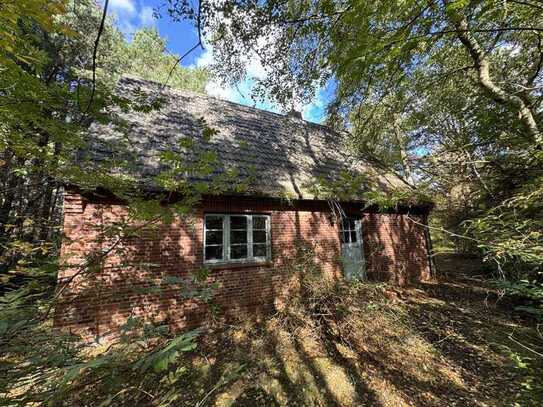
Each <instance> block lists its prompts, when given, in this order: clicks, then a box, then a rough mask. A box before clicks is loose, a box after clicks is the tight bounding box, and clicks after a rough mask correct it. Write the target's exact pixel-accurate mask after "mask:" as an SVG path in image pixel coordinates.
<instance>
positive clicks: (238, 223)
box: [230, 216, 247, 229]
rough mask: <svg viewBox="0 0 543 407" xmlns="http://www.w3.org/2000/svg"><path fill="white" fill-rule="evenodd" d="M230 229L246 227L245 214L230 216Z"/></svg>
mask: <svg viewBox="0 0 543 407" xmlns="http://www.w3.org/2000/svg"><path fill="white" fill-rule="evenodd" d="M230 229H247V218H246V217H245V216H230Z"/></svg>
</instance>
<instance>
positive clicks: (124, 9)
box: [110, 0, 136, 15]
mask: <svg viewBox="0 0 543 407" xmlns="http://www.w3.org/2000/svg"><path fill="white" fill-rule="evenodd" d="M110 6H111V9H112V10H114V11H116V12H117V13H119V14H129V15H133V14H134V13H135V12H136V6H135V4H134V2H133V0H111V2H110Z"/></svg>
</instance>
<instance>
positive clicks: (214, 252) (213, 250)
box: [206, 246, 222, 260]
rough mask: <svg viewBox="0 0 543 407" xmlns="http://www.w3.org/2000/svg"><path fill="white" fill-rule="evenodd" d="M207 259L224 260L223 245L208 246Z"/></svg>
mask: <svg viewBox="0 0 543 407" xmlns="http://www.w3.org/2000/svg"><path fill="white" fill-rule="evenodd" d="M206 260H222V246H206Z"/></svg>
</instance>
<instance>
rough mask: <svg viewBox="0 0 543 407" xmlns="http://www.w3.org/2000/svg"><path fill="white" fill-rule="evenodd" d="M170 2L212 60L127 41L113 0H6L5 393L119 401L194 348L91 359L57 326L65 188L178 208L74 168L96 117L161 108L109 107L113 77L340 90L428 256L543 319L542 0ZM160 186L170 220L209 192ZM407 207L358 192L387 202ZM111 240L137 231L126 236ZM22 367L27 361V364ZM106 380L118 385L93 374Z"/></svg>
mask: <svg viewBox="0 0 543 407" xmlns="http://www.w3.org/2000/svg"><path fill="white" fill-rule="evenodd" d="M163 3H164V5H165V6H166V8H165V10H166V12H165V15H164V16H162V18H172V20H173V21H175V20H176V19H177V20H181V19H184V20H189V21H190V22H192V23H193V24H194V26H195V29H196V30H197V31H198V33H199V34H201V35H208V41H209V43H210V44H212V45H213V50H214V53H215V60H216V61H219V62H218V63H217V66H212V67H210V70H209V71H207V70H202V69H188V68H184V67H182V66H181V64H180V61H179V59H180V58H179V56H178V55H171V54H169V53H168V52H167V50H166V42H165V40H164V39H163V38H161V37H160V35H159V34H158V33H157V31H156V30H155V29H152V28H147V29H142V30H139V31H137V32H136V33H135V34H134V37H133V39H132V40H131V41H127V40H126V39H125V38H123V36H122V34H121V33H120V32H119V31H118V30H117V29H116V28H115V25H114V22H113V21H112V20H111V19H110V18H109V17H108V13H107V7H105V6H106V5H107V1H106V2H103V4H101V5H99V4H97V3H96V2H94V1H93V0H70V1H60V0H59V1H48V2H45V1H40V0H23V1H15V0H13V1H7V2H4V3H3V4H2V5H1V6H0V34H1V37H0V64H1V67H0V94H1V96H2V97H1V101H0V185H1V187H0V188H1V191H0V281H1V282H2V292H1V293H0V294H1V295H2V297H1V299H0V306H1V307H2V309H1V311H2V315H1V316H0V335H1V338H2V341H1V344H0V351H1V353H2V354H5V355H7V354H9V355H12V357H11V359H10V360H8V361H5V360H4V361H2V364H1V365H0V372H4V373H6V374H5V375H1V376H2V377H1V378H0V393H4V394H7V393H5V392H3V389H10V388H11V386H13V383H17V382H18V381H22V382H24V383H25V384H24V385H22V386H23V387H24V386H31V385H30V384H29V383H31V382H32V380H30V379H29V377H30V376H32V377H35V376H34V375H37V376H39V380H42V381H41V382H40V381H39V380H38V382H37V383H36V382H35V383H34V384H33V386H35V389H36V391H35V392H28V394H27V395H25V396H24V397H23V396H20V397H21V400H22V401H21V403H22V404H23V403H24V402H28V401H43V400H49V401H50V400H55V399H62V397H65V396H66V394H67V393H69V392H71V391H79V390H77V389H76V390H74V389H73V388H74V387H77V386H82V387H85V383H86V382H85V381H86V380H87V381H88V382H89V383H91V382H93V381H100V380H102V381H100V383H103V384H104V386H105V387H104V388H102V390H101V391H102V392H103V393H104V394H109V395H114V394H116V393H117V392H118V391H119V389H120V388H122V385H123V384H122V383H124V382H123V380H128V381H130V380H136V377H137V374H136V373H134V372H137V371H138V370H137V369H143V370H145V369H155V370H156V371H157V372H163V371H165V370H167V369H166V368H167V367H168V364H169V362H170V361H173V360H175V358H176V357H177V355H178V354H179V353H182V352H183V351H188V350H190V349H193V346H194V339H195V338H196V336H197V335H198V333H194V332H193V333H188V334H186V335H181V336H177V337H174V338H172V337H168V336H163V332H161V331H160V330H158V331H152V332H150V333H149V337H150V338H156V337H157V336H159V337H161V338H162V339H161V341H159V342H158V343H159V345H158V347H157V346H150V345H149V347H148V348H145V352H144V356H142V353H141V349H136V347H135V345H134V342H133V341H132V339H133V337H132V339H130V338H131V337H130V335H127V337H126V342H125V343H124V344H123V346H124V348H122V349H119V350H116V351H115V353H113V354H109V355H106V356H105V357H100V358H90V359H89V358H88V356H81V353H80V352H81V349H80V348H79V345H78V344H77V343H76V342H73V341H71V340H70V339H69V338H64V337H57V336H56V335H53V334H52V333H51V330H50V327H49V325H48V324H50V323H51V309H52V308H54V301H55V295H54V290H55V284H56V275H57V270H58V267H59V264H58V251H59V247H60V240H61V238H62V236H61V230H60V228H61V215H62V214H61V202H62V185H64V184H65V183H70V184H73V185H79V186H80V187H81V188H82V189H86V190H92V189H94V188H96V187H98V186H101V187H107V188H108V189H109V190H112V191H114V192H115V193H116V194H117V195H119V196H122V197H124V198H126V199H129V200H131V205H132V208H133V214H134V219H140V220H141V219H144V220H145V221H147V222H149V223H150V224H154V223H156V222H160V221H166V220H167V219H170V217H171V215H172V213H164V209H163V208H160V207H159V205H156V202H153V201H144V200H143V199H142V197H140V196H135V195H134V194H133V190H132V189H133V185H132V184H131V183H130V182H129V181H127V180H124V179H119V178H116V177H114V176H113V175H111V173H110V172H109V171H108V168H107V167H104V168H94V169H93V170H88V169H82V168H81V167H80V166H79V165H78V163H77V162H76V161H75V157H76V155H77V154H76V153H77V151H78V150H79V149H81V148H83V147H84V146H85V144H86V143H88V142H89V140H88V135H87V134H86V133H85V129H87V128H88V126H89V124H90V123H92V121H102V122H110V121H113V122H115V121H116V119H115V117H112V116H111V115H110V114H109V112H111V111H112V110H115V109H123V110H134V111H136V112H138V111H139V112H145V111H149V110H150V109H154V108H157V107H158V106H157V105H156V104H155V103H154V102H155V101H152V100H151V101H149V99H148V98H145V97H143V96H144V95H142V99H141V100H140V101H133V100H125V99H123V98H121V97H119V96H117V95H116V94H115V92H114V86H115V83H116V81H117V80H118V79H119V77H120V76H121V75H122V74H132V75H136V76H139V77H142V78H144V79H150V80H155V81H158V82H161V83H164V84H167V85H168V86H172V87H179V88H183V89H189V90H193V91H197V92H204V88H205V85H206V83H207V81H208V80H209V79H210V78H211V75H213V77H215V78H218V79H220V80H222V81H223V82H224V83H227V84H235V83H237V82H239V80H241V79H243V78H245V77H246V71H245V69H246V68H245V65H244V63H245V62H246V60H247V58H248V56H251V57H254V58H257V59H258V60H259V62H260V63H261V64H262V66H264V67H266V69H267V71H268V72H269V75H268V76H267V77H266V78H264V79H261V80H259V81H258V84H257V85H258V86H257V87H256V89H255V95H254V96H255V97H257V98H258V97H268V98H271V99H272V100H274V101H276V102H277V103H278V104H280V105H285V106H288V105H289V103H291V102H292V101H293V100H296V101H298V102H300V101H301V102H304V101H308V100H310V99H311V98H312V96H313V95H314V92H315V91H316V90H317V89H318V88H319V87H321V86H323V85H324V84H325V83H326V82H327V81H330V80H332V81H334V83H335V84H336V91H335V94H334V98H333V100H332V101H331V104H330V107H329V111H328V116H327V123H328V124H329V125H330V126H332V127H334V128H336V129H337V130H339V131H342V130H348V131H349V132H350V134H351V148H352V154H353V155H355V156H360V157H371V159H372V160H373V161H374V163H375V164H377V165H379V166H382V167H383V168H386V169H392V170H394V171H395V172H396V173H397V174H399V175H400V176H401V177H402V178H403V179H404V180H405V181H406V184H407V185H410V190H411V191H412V193H413V194H424V195H426V196H428V197H430V199H432V200H433V201H434V202H435V204H436V207H435V210H434V214H433V218H432V223H431V225H430V227H431V233H432V235H433V237H434V241H435V248H436V250H439V251H452V252H455V253H462V254H466V255H470V256H474V257H477V258H480V259H482V260H484V264H485V267H484V270H481V272H484V273H485V274H486V275H487V276H488V278H491V279H494V280H495V284H496V286H497V287H499V288H500V289H502V290H504V291H503V292H504V293H505V295H506V296H510V297H511V298H513V299H514V302H513V303H514V304H516V305H515V311H516V312H518V313H519V314H521V315H530V316H531V318H534V319H535V320H537V321H541V319H542V318H543V274H542V273H543V133H542V129H541V126H542V125H541V118H542V114H543V112H542V104H541V102H542V98H543V92H542V89H543V72H542V71H543V7H542V6H541V4H540V3H539V2H536V1H513V0H511V1H501V0H500V1H467V0H458V1H428V2H418V1H402V2H366V1H356V0H352V1H301V2H291V1H280V0H274V1H267V2H252V1H248V2H244V1H242V2H228V1H214V2H206V1H199V2H197V4H192V3H189V2H185V1H176V0H164V2H163ZM91 33H92V35H91ZM201 45H202V44H195V46H196V47H198V46H201ZM149 67H153V69H152V70H150V69H149ZM115 125H117V126H119V127H120V128H122V123H118V122H115ZM203 159H206V158H203ZM207 159H209V157H208V158H207ZM175 160H176V158H175V157H174V158H173V159H172V160H171V161H175ZM176 164H179V163H178V162H176ZM208 164H209V163H208ZM211 164H212V165H215V164H217V163H211ZM179 168H181V170H183V171H185V170H187V168H186V167H183V166H182V165H178V169H179ZM190 170H191V171H196V170H197V169H194V168H190ZM169 175H170V176H172V177H173V178H175V174H169ZM238 182H243V180H238ZM166 184H167V185H168V186H169V188H170V189H171V190H175V191H176V192H181V193H183V194H185V195H186V196H187V197H189V198H187V200H186V201H185V202H184V203H183V206H182V207H181V208H179V207H178V208H175V210H177V211H178V212H180V213H184V212H186V211H188V210H190V207H191V206H192V205H194V203H195V202H197V200H198V197H199V196H200V195H201V193H202V191H194V189H193V188H192V187H191V186H190V185H180V184H179V183H178V182H169V183H168V182H166ZM215 190H220V188H218V189H217V188H216V189H215ZM204 192H205V191H204ZM409 198H410V197H409V194H407V195H406V194H405V193H402V194H399V195H398V196H381V195H374V194H373V195H372V194H368V195H367V196H366V199H367V201H368V203H371V204H377V205H379V206H381V207H383V208H387V207H390V206H392V205H396V204H398V203H401V202H404V201H406V200H409ZM107 233H112V232H111V231H108V232H107ZM116 233H119V234H120V235H122V236H125V235H129V234H133V233H136V231H134V230H133V229H130V226H129V225H124V226H123V228H120V229H119V231H117V232H116ZM100 255H102V254H95V256H98V257H99V256H100ZM96 261H97V258H89V259H87V262H86V263H85V265H84V268H86V269H88V270H89V272H92V270H93V267H92V266H93V264H94V262H96ZM196 279H197V280H198V279H199V280H202V281H203V280H205V274H204V276H199V277H197V278H196ZM138 323H140V322H138ZM134 324H135V325H137V324H136V323H135V322H134ZM133 328H134V329H136V328H137V327H136V326H134V327H133ZM30 332H32V333H33V334H32V335H29V333H30ZM44 344H47V348H45V349H46V351H45V352H43V349H44V348H43V346H44ZM30 355H33V356H32V357H31V356H30ZM26 358H28V360H32V362H31V363H30V364H25V363H22V362H21V360H24V359H26ZM126 366H129V367H130V369H133V370H130V369H127V368H126ZM164 366H166V368H164V369H163V370H161V368H163V367H164ZM55 369H56V370H55ZM108 369H109V370H108ZM111 371H116V372H118V376H119V377H125V379H119V381H115V380H113V381H111V382H108V381H103V378H104V377H105V376H106V375H105V372H111ZM157 374H158V373H157ZM78 375H81V376H78ZM123 375H126V376H123ZM126 377H129V379H126ZM26 380H28V382H25V381H26ZM108 386H109V387H108ZM10 391H12V390H10ZM8 393H9V392H8ZM2 397H4V396H2ZM10 397H11V396H10ZM18 397H19V395H18Z"/></svg>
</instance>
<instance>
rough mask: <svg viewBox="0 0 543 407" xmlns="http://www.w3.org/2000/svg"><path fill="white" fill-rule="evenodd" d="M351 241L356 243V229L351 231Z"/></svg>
mask: <svg viewBox="0 0 543 407" xmlns="http://www.w3.org/2000/svg"><path fill="white" fill-rule="evenodd" d="M351 243H356V231H354V230H353V231H351Z"/></svg>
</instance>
